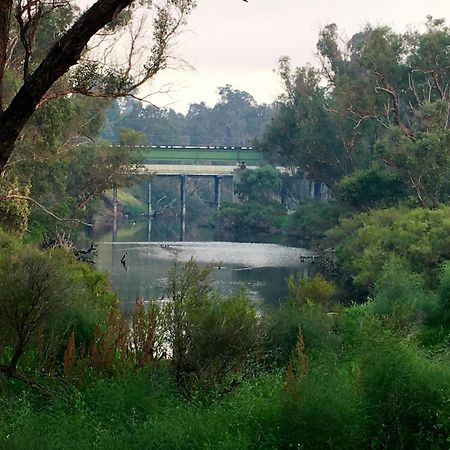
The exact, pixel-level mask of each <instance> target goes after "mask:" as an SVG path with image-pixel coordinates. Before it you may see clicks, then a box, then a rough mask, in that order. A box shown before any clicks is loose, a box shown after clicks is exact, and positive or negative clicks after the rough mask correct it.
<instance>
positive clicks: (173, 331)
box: [163, 260, 259, 389]
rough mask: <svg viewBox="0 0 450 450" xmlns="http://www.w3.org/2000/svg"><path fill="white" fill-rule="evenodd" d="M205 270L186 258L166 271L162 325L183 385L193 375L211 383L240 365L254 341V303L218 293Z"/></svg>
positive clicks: (180, 382) (178, 376)
mask: <svg viewBox="0 0 450 450" xmlns="http://www.w3.org/2000/svg"><path fill="white" fill-rule="evenodd" d="M210 272H211V268H209V267H207V268H204V269H201V268H200V267H199V266H198V265H197V264H196V263H195V262H194V261H193V260H190V261H188V262H187V263H186V264H185V265H184V267H182V268H181V269H180V268H179V267H177V265H175V266H174V267H173V269H172V272H171V274H170V275H169V283H168V296H169V302H168V303H167V305H166V306H165V308H164V309H163V317H164V318H163V320H164V325H163V329H164V333H165V335H166V339H167V344H168V346H169V348H170V350H171V353H172V360H173V367H174V373H175V379H176V380H177V382H178V383H179V384H180V386H181V387H182V388H183V389H186V387H189V383H190V381H191V380H190V379H191V378H192V377H193V376H194V377H195V378H197V379H198V380H199V381H200V382H201V381H204V382H207V383H211V382H213V383H214V382H219V381H221V380H222V379H223V378H224V377H225V376H226V375H228V373H229V371H230V369H232V368H234V369H235V370H236V368H241V369H242V367H241V366H242V365H243V364H244V363H245V361H246V360H247V359H248V357H249V355H250V354H251V353H252V352H254V351H255V350H256V346H257V342H258V334H259V333H258V321H257V314H256V310H255V308H253V307H252V306H251V305H250V304H249V303H248V301H247V299H245V298H244V297H243V296H236V297H230V298H227V299H223V298H218V297H217V296H216V295H215V294H214V293H212V292H211V289H210V287H209V275H210Z"/></svg>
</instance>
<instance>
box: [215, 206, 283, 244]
mask: <svg viewBox="0 0 450 450" xmlns="http://www.w3.org/2000/svg"><path fill="white" fill-rule="evenodd" d="M280 215H284V211H282V210H281V208H280V206H279V205H277V204H274V203H268V204H265V205H263V204H260V203H254V202H245V203H224V204H223V205H222V206H221V208H220V210H219V211H218V212H216V213H215V214H214V215H213V216H212V219H211V221H212V223H213V224H214V226H215V227H217V228H218V229H220V230H229V231H231V232H233V233H235V234H236V236H237V239H238V240H239V236H247V235H248V233H258V232H268V231H271V230H273V228H274V225H275V221H274V220H275V218H276V216H280Z"/></svg>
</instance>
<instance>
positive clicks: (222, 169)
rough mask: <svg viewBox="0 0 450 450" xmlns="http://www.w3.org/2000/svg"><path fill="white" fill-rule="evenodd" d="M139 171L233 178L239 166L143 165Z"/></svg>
mask: <svg viewBox="0 0 450 450" xmlns="http://www.w3.org/2000/svg"><path fill="white" fill-rule="evenodd" d="M140 167H141V169H139V170H138V172H139V173H140V174H145V173H149V174H156V175H196V176H202V175H203V176H211V175H220V176H232V175H233V172H234V170H236V169H238V168H239V166H237V165H233V166H231V165H230V166H216V165H214V166H211V165H193V164H142V165H141V166H140ZM247 168H248V169H255V168H256V167H255V166H247Z"/></svg>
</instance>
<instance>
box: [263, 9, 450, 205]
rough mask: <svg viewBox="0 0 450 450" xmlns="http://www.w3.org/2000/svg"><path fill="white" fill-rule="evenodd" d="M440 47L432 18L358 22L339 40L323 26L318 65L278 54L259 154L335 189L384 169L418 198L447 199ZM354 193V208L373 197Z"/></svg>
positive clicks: (449, 76) (448, 111) (449, 113)
mask: <svg viewBox="0 0 450 450" xmlns="http://www.w3.org/2000/svg"><path fill="white" fill-rule="evenodd" d="M449 46H450V29H449V27H448V26H447V25H446V23H445V20H443V19H433V18H432V17H428V18H427V22H426V25H425V29H424V30H423V31H413V32H407V33H403V34H400V33H396V32H394V31H393V30H392V29H391V28H389V27H386V26H378V27H372V26H370V25H367V26H366V27H364V28H363V29H362V30H361V31H360V32H358V33H356V34H355V35H353V36H352V37H351V38H350V39H349V40H347V41H345V40H343V39H342V38H341V37H340V35H339V33H338V30H337V26H336V25H335V24H331V25H328V26H326V27H325V28H324V29H323V30H322V31H321V33H320V36H319V41H318V44H317V50H318V57H319V60H320V62H321V68H320V69H314V68H311V67H303V68H298V69H296V70H295V71H293V70H292V69H291V67H290V65H289V61H288V60H287V59H286V58H285V59H282V60H281V65H280V74H281V76H282V78H283V80H284V82H285V86H286V89H285V93H284V95H283V96H282V97H281V98H280V101H279V105H278V113H277V114H276V116H275V118H274V120H273V123H272V125H271V126H270V127H269V129H268V131H267V134H266V138H265V140H264V141H263V148H264V149H265V151H266V154H268V155H269V156H270V157H271V158H272V160H274V162H278V163H284V164H286V165H292V166H293V167H296V168H299V169H300V170H301V171H303V172H306V174H307V175H309V176H310V177H312V178H315V179H318V180H321V181H322V182H324V183H326V184H328V185H329V187H331V189H333V190H334V191H335V192H337V191H338V190H341V191H342V190H344V191H345V190H346V189H349V188H351V189H352V190H355V189H356V188H357V185H359V186H363V185H367V181H368V180H365V179H364V173H365V171H366V173H367V176H368V177H369V178H370V180H371V182H373V180H377V179H378V180H381V181H382V182H383V183H384V184H386V181H387V180H388V179H387V178H386V177H385V176H384V175H382V174H380V175H376V176H375V171H378V172H380V171H381V172H383V171H384V172H388V173H390V174H392V175H393V176H394V178H392V177H391V178H389V180H388V181H389V183H392V182H393V183H394V184H395V183H396V182H397V181H398V183H399V186H398V188H399V192H400V191H402V189H403V188H402V187H401V186H400V185H406V186H407V188H408V189H409V193H410V197H411V199H412V200H413V201H414V202H416V203H418V204H419V205H421V206H424V207H434V206H436V205H437V204H438V203H439V202H443V201H447V200H449V199H450V186H449V183H448V182H447V180H448V179H450V169H449V166H450V164H449V162H450V148H449V145H448V142H449V125H450V101H449V98H450V97H449V96H450V55H449V52H448V48H449ZM355 170H357V171H358V173H357V177H356V178H354V179H352V182H351V183H348V182H346V183H344V184H343V185H341V186H340V187H339V184H340V180H341V179H343V178H344V177H349V176H350V177H351V176H352V174H353V172H354V171H355ZM396 180H397V181H396ZM338 187H339V189H338ZM384 187H385V186H384ZM384 190H385V189H384V188H383V189H380V192H383V191H384ZM349 194H351V193H350V192H344V197H347V198H348V196H349ZM351 195H353V194H351ZM360 200H361V199H360ZM360 200H358V203H359V204H360V205H361V206H362V207H363V208H364V207H368V206H370V205H373V204H377V203H378V200H376V199H375V198H374V197H373V196H372V197H371V200H370V205H369V204H367V205H363V204H361V203H360Z"/></svg>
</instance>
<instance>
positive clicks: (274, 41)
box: [79, 0, 450, 112]
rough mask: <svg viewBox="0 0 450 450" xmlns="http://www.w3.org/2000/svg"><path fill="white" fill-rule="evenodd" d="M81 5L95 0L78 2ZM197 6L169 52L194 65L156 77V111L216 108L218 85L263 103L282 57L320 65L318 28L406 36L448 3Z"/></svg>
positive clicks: (280, 1)
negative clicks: (370, 28)
mask: <svg viewBox="0 0 450 450" xmlns="http://www.w3.org/2000/svg"><path fill="white" fill-rule="evenodd" d="M79 1H80V3H81V4H82V5H89V4H91V3H93V1H92V0H79ZM197 1H198V6H197V8H196V9H195V10H194V12H193V13H192V15H191V16H190V17H189V19H188V24H187V26H186V27H185V29H184V31H183V33H182V34H181V35H180V36H179V37H178V42H177V45H176V47H175V48H174V49H173V52H174V55H175V56H177V57H178V58H180V59H183V60H185V61H186V62H187V63H189V65H190V66H191V68H188V66H186V67H185V68H183V69H178V70H171V71H168V72H166V73H163V74H161V75H160V76H159V77H158V78H157V79H156V80H155V82H154V83H153V85H150V86H147V87H146V88H145V91H144V93H145V94H149V93H151V92H156V91H158V90H159V89H160V86H163V85H164V86H165V85H167V84H170V85H171V92H170V93H169V94H163V95H151V96H150V97H149V99H150V100H151V101H152V102H153V103H155V104H156V105H158V106H161V107H171V108H173V109H175V110H177V111H180V112H186V110H187V109H188V107H189V104H190V103H199V102H201V101H204V102H205V103H206V104H207V105H213V104H214V103H215V102H216V101H217V99H218V95H217V88H218V87H219V86H224V85H225V84H231V85H232V86H233V88H235V89H240V90H243V91H246V92H248V93H250V94H251V95H252V96H253V97H254V98H255V99H256V100H257V101H258V102H260V103H263V102H264V103H270V102H272V101H273V100H275V99H276V97H277V96H278V95H279V94H280V93H281V92H282V84H281V82H280V79H279V77H278V76H277V74H276V73H275V70H276V68H277V61H278V59H279V58H280V57H281V56H289V57H290V58H291V60H292V63H293V65H295V66H301V65H305V64H307V63H312V64H314V65H317V64H318V60H317V57H316V56H315V45H316V42H317V38H318V34H319V31H320V29H321V28H322V27H323V26H325V25H327V24H329V23H332V22H334V23H336V24H337V26H338V29H339V30H340V32H341V33H342V34H343V35H344V36H347V37H351V36H352V35H353V34H354V33H355V32H357V31H359V30H361V28H363V27H364V25H366V24H367V23H371V24H372V25H389V26H391V27H392V28H394V30H396V31H399V32H403V31H406V30H408V29H411V28H420V27H422V26H423V24H424V23H425V21H426V16H427V15H432V16H433V17H435V18H441V17H444V18H447V20H448V21H449V22H450V1H449V0H427V1H425V0H370V1H368V0H339V1H338V0H334V1H333V0H248V2H244V1H242V0H197Z"/></svg>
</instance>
